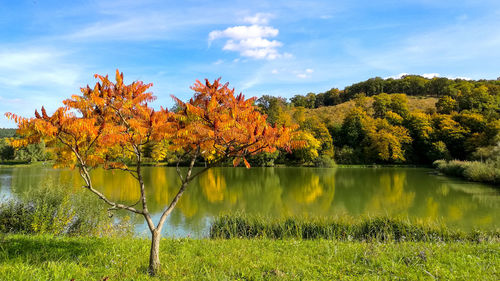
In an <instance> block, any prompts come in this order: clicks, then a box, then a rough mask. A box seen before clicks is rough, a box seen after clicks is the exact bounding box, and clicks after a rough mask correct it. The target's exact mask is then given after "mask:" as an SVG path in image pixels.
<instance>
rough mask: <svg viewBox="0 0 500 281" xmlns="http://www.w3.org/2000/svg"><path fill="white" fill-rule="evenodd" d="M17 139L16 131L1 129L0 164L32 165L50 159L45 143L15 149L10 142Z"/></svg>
mask: <svg viewBox="0 0 500 281" xmlns="http://www.w3.org/2000/svg"><path fill="white" fill-rule="evenodd" d="M15 137H16V129H6V128H0V163H14V164H16V163H31V162H36V161H45V160H48V159H49V158H50V153H49V152H48V151H47V149H46V148H45V143H43V142H41V143H37V144H30V145H28V146H26V147H22V148H19V149H14V147H12V146H11V145H10V143H9V140H10V139H12V138H15Z"/></svg>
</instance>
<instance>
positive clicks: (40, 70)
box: [0, 49, 79, 88]
mask: <svg viewBox="0 0 500 281" xmlns="http://www.w3.org/2000/svg"><path fill="white" fill-rule="evenodd" d="M62 57H64V54H63V53H58V52H57V51H54V50H46V51H43V50H36V49H25V50H7V49H4V50H0V87H2V88H4V87H25V86H40V85H47V86H48V87H50V86H52V87H53V86H54V84H56V85H60V86H68V85H75V82H76V80H77V78H78V75H79V71H78V70H77V68H76V66H72V65H69V64H65V63H64V62H63V59H62Z"/></svg>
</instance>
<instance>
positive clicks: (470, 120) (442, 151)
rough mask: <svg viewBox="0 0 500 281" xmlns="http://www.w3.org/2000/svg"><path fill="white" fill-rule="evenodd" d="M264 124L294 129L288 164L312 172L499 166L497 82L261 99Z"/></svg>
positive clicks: (422, 83)
mask: <svg viewBox="0 0 500 281" xmlns="http://www.w3.org/2000/svg"><path fill="white" fill-rule="evenodd" d="M257 105H258V106H259V107H260V108H261V110H262V111H263V112H264V113H266V114H267V115H268V121H269V123H271V124H276V125H280V124H291V123H295V124H298V125H299V126H300V128H301V130H302V132H303V134H302V135H301V138H303V139H304V140H306V141H307V143H308V146H307V147H306V148H304V149H303V150H301V151H298V152H294V153H293V155H292V156H291V157H290V156H286V157H288V158H289V159H290V158H291V160H292V161H296V162H302V163H304V162H308V161H309V163H314V164H316V165H323V164H324V163H326V164H328V163H329V161H330V160H331V159H335V162H337V163H342V164H372V163H387V164H391V163H411V164H430V163H432V162H433V161H435V160H437V159H460V160H474V159H481V160H482V161H483V160H485V159H486V160H488V159H490V160H491V161H493V162H495V163H496V162H498V163H499V166H500V81H497V80H478V81H471V80H461V79H456V80H451V79H447V78H432V79H426V78H424V77H421V76H415V75H408V76H404V77H402V78H400V79H382V78H372V79H368V80H366V81H363V82H360V83H356V84H353V85H351V86H348V87H346V88H345V89H343V90H339V89H335V88H334V89H331V90H329V91H326V92H324V93H319V94H314V93H309V94H306V95H296V96H294V97H292V98H291V99H290V100H287V99H285V98H281V97H273V96H263V97H261V98H260V99H258V100H257Z"/></svg>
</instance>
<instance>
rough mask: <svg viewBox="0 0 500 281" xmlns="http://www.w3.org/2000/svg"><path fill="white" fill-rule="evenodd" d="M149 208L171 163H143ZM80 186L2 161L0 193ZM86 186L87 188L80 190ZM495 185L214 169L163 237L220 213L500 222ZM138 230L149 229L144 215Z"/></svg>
mask: <svg viewBox="0 0 500 281" xmlns="http://www.w3.org/2000/svg"><path fill="white" fill-rule="evenodd" d="M92 177H93V183H94V185H95V187H96V188H98V189H99V190H100V191H102V192H103V193H104V194H105V195H106V196H108V197H109V198H111V199H113V200H116V201H119V202H123V203H125V204H127V203H128V204H133V203H135V202H136V201H137V200H138V199H139V195H140V192H139V189H138V187H137V183H136V181H135V180H134V179H133V178H132V177H131V176H130V175H128V174H127V173H125V172H122V171H113V172H111V171H104V170H95V171H93V172H92ZM144 179H145V184H146V189H147V195H148V196H147V199H148V204H149V205H148V207H149V210H150V211H151V212H152V213H154V214H155V216H154V218H155V219H156V221H157V220H158V219H159V216H160V212H161V211H162V209H163V208H164V207H165V205H166V204H167V203H168V202H169V200H171V198H172V197H173V196H174V195H175V194H176V192H177V190H178V187H179V184H180V181H179V179H178V177H177V173H176V171H175V168H171V167H145V168H144ZM47 182H50V183H60V184H61V186H65V188H68V190H73V191H81V190H82V189H81V186H82V184H83V181H82V180H81V178H80V176H79V174H78V172H77V171H76V170H75V171H71V170H56V169H52V168H50V167H45V166H42V165H37V166H28V167H13V168H0V195H2V196H3V197H4V198H5V197H11V196H16V194H20V193H22V192H24V191H26V190H27V189H29V188H37V187H38V186H40V185H42V184H46V183H47ZM83 191H85V192H88V191H86V190H83ZM499 211H500V192H499V191H498V189H494V188H492V187H491V186H488V185H483V184H478V183H470V182H466V181H462V180H460V179H454V178H449V177H445V176H440V175H436V174H435V172H434V171H433V170H432V169H425V168H388V167H383V168H358V167H346V168H344V167H343V168H331V169H320V168H298V167H289V168H251V169H245V168H213V169H211V170H208V171H207V172H206V173H204V174H202V175H201V176H200V177H199V178H197V179H195V180H194V181H193V182H192V183H191V184H190V186H189V188H188V190H187V191H186V192H185V193H184V195H183V197H182V198H181V200H180V201H179V203H178V205H177V207H176V209H175V211H174V212H173V213H172V215H171V216H170V217H169V219H168V220H167V223H166V225H165V227H164V232H165V234H166V235H167V236H175V237H185V236H191V237H202V236H205V235H207V233H208V228H209V225H210V222H211V221H212V219H213V218H214V217H215V216H217V215H219V214H222V213H229V212H244V213H248V214H257V215H264V216H271V217H287V216H300V217H317V216H322V217H335V216H343V215H348V216H354V217H357V216H367V215H368V216H378V215H383V216H397V217H403V218H410V219H412V220H418V221H439V222H442V223H445V224H447V225H449V226H450V227H454V228H459V229H464V230H468V229H472V228H478V229H483V230H492V229H498V228H499V227H500V218H499V215H498V214H499V213H500V212H499ZM137 221H138V223H137V224H136V232H137V233H138V234H139V235H142V234H144V235H148V234H149V231H148V230H147V229H146V225H145V224H144V223H143V222H142V220H137Z"/></svg>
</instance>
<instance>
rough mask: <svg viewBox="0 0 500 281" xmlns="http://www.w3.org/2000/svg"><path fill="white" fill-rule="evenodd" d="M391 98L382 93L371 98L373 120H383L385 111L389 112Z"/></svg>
mask: <svg viewBox="0 0 500 281" xmlns="http://www.w3.org/2000/svg"><path fill="white" fill-rule="evenodd" d="M390 105H391V97H390V96H389V95H388V94H386V93H382V94H379V95H376V96H374V97H373V105H372V107H373V116H374V117H375V118H383V117H385V114H386V112H387V111H389V110H390Z"/></svg>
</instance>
